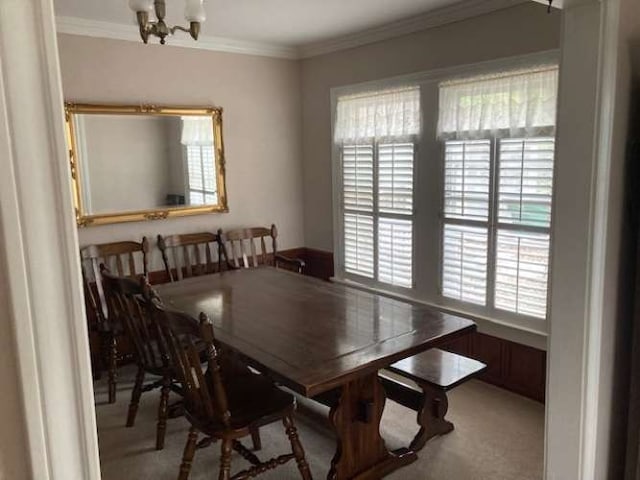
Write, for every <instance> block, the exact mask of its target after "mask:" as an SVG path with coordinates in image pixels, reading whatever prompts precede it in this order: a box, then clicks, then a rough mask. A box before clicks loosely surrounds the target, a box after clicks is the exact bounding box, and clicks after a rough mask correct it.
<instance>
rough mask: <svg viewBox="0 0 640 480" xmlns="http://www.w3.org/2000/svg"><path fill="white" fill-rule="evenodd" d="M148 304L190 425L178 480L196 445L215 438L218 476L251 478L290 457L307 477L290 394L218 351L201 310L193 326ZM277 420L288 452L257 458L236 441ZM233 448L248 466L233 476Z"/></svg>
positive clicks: (182, 477)
mask: <svg viewBox="0 0 640 480" xmlns="http://www.w3.org/2000/svg"><path fill="white" fill-rule="evenodd" d="M152 305H153V306H152V307H151V308H152V310H153V312H154V315H155V318H156V321H157V322H158V325H159V327H160V330H161V332H162V337H163V341H164V344H165V345H166V346H167V350H168V352H169V357H170V359H171V362H172V364H173V365H174V368H175V369H176V371H175V373H176V376H177V378H178V380H179V382H180V384H181V386H182V391H183V395H184V405H185V417H186V418H187V420H188V421H189V423H191V428H190V430H189V435H188V437H187V443H186V446H185V449H184V454H183V458H182V463H181V465H180V470H179V475H178V480H187V478H188V477H189V472H190V471H191V464H192V462H193V457H194V456H195V452H196V449H197V448H198V447H202V446H205V445H208V444H210V443H213V442H215V441H216V440H221V441H222V448H221V452H222V453H221V459H220V472H219V477H218V478H219V479H220V480H231V479H245V478H253V477H255V476H257V475H259V474H261V473H264V472H266V471H268V470H271V469H274V468H276V467H278V466H280V465H283V464H285V463H287V462H288V461H290V460H293V459H295V460H296V463H297V465H298V469H299V470H300V474H301V475H302V478H303V479H304V480H311V478H312V477H311V471H310V470H309V465H308V464H307V461H306V459H305V454H304V449H303V447H302V444H301V443H300V439H299V437H298V433H297V430H296V427H295V424H294V421H293V414H294V410H295V405H296V403H295V398H294V397H293V396H292V395H290V394H288V393H286V392H284V391H282V390H280V389H279V388H278V387H276V386H275V385H274V384H273V383H272V382H271V381H270V380H269V379H267V378H266V377H264V376H263V375H260V374H257V373H253V372H252V371H251V370H249V369H248V368H247V367H245V366H244V365H242V364H240V363H239V362H238V361H236V360H235V359H234V358H233V357H232V356H231V355H230V354H226V355H225V353H226V352H223V353H222V354H219V353H218V350H217V349H216V345H215V340H214V332H213V325H212V323H211V321H210V320H209V319H208V318H207V316H206V315H205V314H203V313H202V314H200V322H199V325H198V322H197V321H196V320H195V319H193V318H192V317H190V316H189V315H187V314H184V313H180V312H170V311H167V310H164V309H162V308H161V307H159V306H158V305H156V304H155V303H153V304H152ZM199 342H203V343H204V344H205V348H206V370H205V368H203V366H202V364H201V361H200V360H201V359H200V356H199V354H198V348H197V344H198V343H199ZM278 420H280V421H282V423H283V424H284V427H285V432H286V434H287V436H288V437H289V441H290V443H291V448H292V452H291V453H287V454H283V455H280V456H278V457H276V458H272V459H270V460H267V461H260V459H259V458H258V457H257V456H256V454H255V453H253V452H252V451H251V450H249V449H248V448H246V447H245V446H244V445H243V444H242V443H241V442H240V439H241V438H243V437H247V436H250V435H251V434H252V432H254V431H256V430H257V429H259V428H260V427H262V426H265V425H268V424H271V423H273V422H276V421H278ZM199 433H202V434H204V436H205V438H204V439H203V440H202V441H201V442H198V435H199ZM234 450H235V451H236V452H238V453H239V454H240V456H241V457H243V458H244V459H245V460H247V461H248V462H249V463H251V464H252V466H251V467H249V468H247V469H245V470H242V471H241V472H238V473H236V474H234V475H232V474H231V456H232V452H233V451H234Z"/></svg>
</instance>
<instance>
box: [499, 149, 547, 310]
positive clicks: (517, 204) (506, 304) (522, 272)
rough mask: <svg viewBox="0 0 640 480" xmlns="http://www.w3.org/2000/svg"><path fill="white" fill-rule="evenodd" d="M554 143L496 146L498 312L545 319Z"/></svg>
mask: <svg viewBox="0 0 640 480" xmlns="http://www.w3.org/2000/svg"><path fill="white" fill-rule="evenodd" d="M554 147H555V142H554V139H553V138H549V137H542V138H515V139H501V140H500V141H499V147H498V213H497V216H498V231H497V239H496V278H495V306H496V308H499V309H502V310H507V311H510V312H515V313H519V314H523V315H529V316H532V317H537V318H545V317H546V314H547V286H548V285H547V283H548V276H549V247H550V245H549V229H550V226H551V200H552V193H553V158H554Z"/></svg>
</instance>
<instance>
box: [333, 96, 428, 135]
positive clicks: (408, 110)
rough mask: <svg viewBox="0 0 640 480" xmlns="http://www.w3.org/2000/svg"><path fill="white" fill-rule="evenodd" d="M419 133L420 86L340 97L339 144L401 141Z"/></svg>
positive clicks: (335, 131) (335, 133) (338, 115)
mask: <svg viewBox="0 0 640 480" xmlns="http://www.w3.org/2000/svg"><path fill="white" fill-rule="evenodd" d="M419 133H420V88H419V87H411V88H400V89H392V90H382V91H374V92H367V93H363V94H358V95H350V96H343V97H340V98H338V102H337V106H336V122H335V128H334V141H335V143H337V144H346V143H349V144H360V143H370V142H371V141H372V140H377V141H385V140H393V141H399V140H402V139H409V138H411V137H412V136H414V135H418V134H419Z"/></svg>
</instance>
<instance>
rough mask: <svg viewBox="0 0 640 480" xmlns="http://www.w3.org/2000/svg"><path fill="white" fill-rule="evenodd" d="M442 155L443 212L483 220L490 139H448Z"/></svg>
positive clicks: (485, 218) (485, 214) (488, 179)
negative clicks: (465, 140)
mask: <svg viewBox="0 0 640 480" xmlns="http://www.w3.org/2000/svg"><path fill="white" fill-rule="evenodd" d="M444 155H445V157H444V213H445V215H446V216H447V217H448V218H467V219H477V220H487V219H488V218H489V182H490V174H491V142H490V141H489V140H478V141H467V142H463V141H449V142H446V144H445V154H444Z"/></svg>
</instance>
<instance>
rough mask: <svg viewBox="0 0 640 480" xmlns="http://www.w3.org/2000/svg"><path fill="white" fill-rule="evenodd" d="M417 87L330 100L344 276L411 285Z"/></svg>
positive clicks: (417, 108)
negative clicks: (339, 179) (339, 187)
mask: <svg viewBox="0 0 640 480" xmlns="http://www.w3.org/2000/svg"><path fill="white" fill-rule="evenodd" d="M419 105H420V90H419V89H418V88H409V89H400V90H390V91H383V92H374V93H372V94H371V95H359V96H351V97H344V98H340V99H338V104H337V118H336V128H335V136H334V139H335V141H336V142H337V143H338V144H339V147H340V152H341V163H342V169H341V176H342V192H341V200H342V203H341V208H342V216H343V255H344V271H345V273H348V274H354V275H359V276H362V277H365V278H369V279H373V280H376V281H379V282H382V283H386V284H390V285H394V286H399V287H405V288H411V287H412V286H413V178H414V177H413V171H414V161H415V136H416V135H417V134H418V133H419V128H420V108H419Z"/></svg>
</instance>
